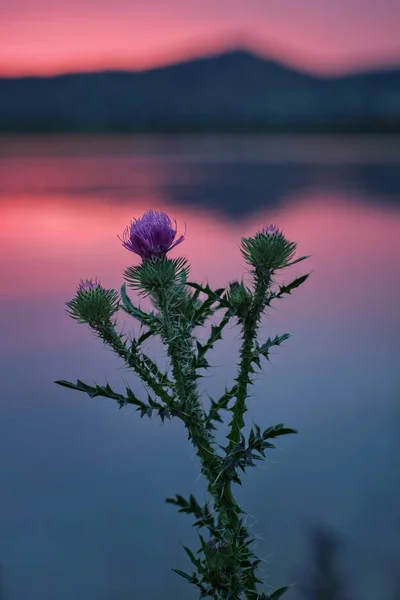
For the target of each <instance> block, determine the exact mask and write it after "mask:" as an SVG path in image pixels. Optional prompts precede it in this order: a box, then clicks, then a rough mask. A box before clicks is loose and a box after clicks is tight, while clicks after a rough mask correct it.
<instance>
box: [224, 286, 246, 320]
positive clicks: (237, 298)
mask: <svg viewBox="0 0 400 600" xmlns="http://www.w3.org/2000/svg"><path fill="white" fill-rule="evenodd" d="M227 296H228V298H227V299H228V302H229V303H230V305H231V306H232V308H233V310H234V311H235V313H236V316H237V317H238V319H239V321H240V322H241V321H243V320H244V319H245V318H246V315H247V314H248V311H249V309H250V305H251V300H252V295H251V292H250V290H248V289H247V288H246V286H245V285H244V284H243V282H240V283H239V282H238V281H232V282H231V283H230V284H229V289H228V294H227Z"/></svg>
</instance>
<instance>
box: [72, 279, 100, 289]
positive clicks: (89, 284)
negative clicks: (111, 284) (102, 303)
mask: <svg viewBox="0 0 400 600" xmlns="http://www.w3.org/2000/svg"><path fill="white" fill-rule="evenodd" d="M100 287H101V284H100V281H97V278H96V279H95V280H94V281H93V280H92V279H85V280H83V279H81V280H80V282H79V285H78V287H77V290H76V291H77V292H91V291H93V290H97V289H98V288H100Z"/></svg>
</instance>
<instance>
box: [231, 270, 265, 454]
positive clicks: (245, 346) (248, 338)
mask: <svg viewBox="0 0 400 600" xmlns="http://www.w3.org/2000/svg"><path fill="white" fill-rule="evenodd" d="M268 284H269V278H266V277H262V276H258V277H257V280H256V287H255V291H254V297H253V302H252V305H251V309H250V311H249V315H248V317H247V319H246V320H245V321H244V323H243V343H242V347H241V349H240V363H239V374H238V377H237V380H236V381H237V392H236V402H235V404H234V405H233V407H232V413H233V418H232V421H231V422H230V424H229V425H230V427H231V430H230V432H229V435H228V439H229V444H228V449H227V450H228V452H230V451H232V450H233V448H234V447H235V446H236V444H238V443H239V442H240V436H241V431H242V429H243V427H244V415H245V413H246V411H247V408H246V399H247V395H248V387H249V385H250V383H251V381H250V373H251V371H252V366H251V363H252V351H253V346H254V340H255V338H256V335H257V329H258V325H259V322H260V317H261V314H262V311H263V309H264V306H265V302H266V293H267V288H268Z"/></svg>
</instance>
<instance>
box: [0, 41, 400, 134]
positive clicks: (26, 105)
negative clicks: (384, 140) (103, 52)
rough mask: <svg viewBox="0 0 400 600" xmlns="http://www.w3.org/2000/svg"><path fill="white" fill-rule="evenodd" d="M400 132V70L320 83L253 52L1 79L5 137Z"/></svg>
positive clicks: (0, 125) (0, 121) (1, 127)
mask: <svg viewBox="0 0 400 600" xmlns="http://www.w3.org/2000/svg"><path fill="white" fill-rule="evenodd" d="M281 130H283V131H309V130H311V131H313V130H316V131H320V130H328V131H331V130H343V131H358V130H384V131H387V130H388V131H400V68H399V69H386V70H381V71H375V72H365V73H359V74H353V75H347V76H342V77H319V76H315V75H310V74H306V73H303V72H300V71H296V70H295V69H292V68H289V67H286V66H283V65H281V64H279V63H277V62H273V61H270V60H265V59H264V58H261V57H258V56H256V55H254V54H251V53H250V52H247V51H242V50H235V51H231V52H226V53H223V54H219V55H213V56H206V57H201V58H197V59H194V60H187V61H185V62H181V63H178V64H174V65H170V66H166V67H160V68H156V69H151V70H148V71H144V72H125V71H107V72H99V73H79V74H67V75H57V76H54V77H20V78H0V131H32V132H34V131H87V132H91V131H93V132H95V131H99V132H100V131H110V132H113V131H114V132H124V131H127V132H129V131H138V132H140V131H143V132H174V131H177V132H180V131H189V132H190V131H193V132H197V131H215V132H224V131H228V132H229V131H255V132H256V131H281Z"/></svg>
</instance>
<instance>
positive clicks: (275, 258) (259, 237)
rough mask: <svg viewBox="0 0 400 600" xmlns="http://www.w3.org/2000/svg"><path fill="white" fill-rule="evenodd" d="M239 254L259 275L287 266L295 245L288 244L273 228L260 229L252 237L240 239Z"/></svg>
mask: <svg viewBox="0 0 400 600" xmlns="http://www.w3.org/2000/svg"><path fill="white" fill-rule="evenodd" d="M241 246H242V247H241V252H242V254H243V256H244V259H245V260H246V262H248V263H249V264H250V265H252V267H254V269H255V270H256V271H257V272H259V273H268V272H269V273H272V272H273V271H275V270H276V269H283V268H284V267H286V266H288V264H289V263H290V261H291V260H292V258H293V256H294V254H295V252H296V243H295V242H289V241H288V240H287V239H286V238H285V236H284V235H283V233H282V232H281V231H280V230H279V229H278V228H277V227H275V226H269V227H267V228H266V229H262V230H261V231H259V232H258V233H256V235H255V236H254V237H249V238H242V240H241Z"/></svg>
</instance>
